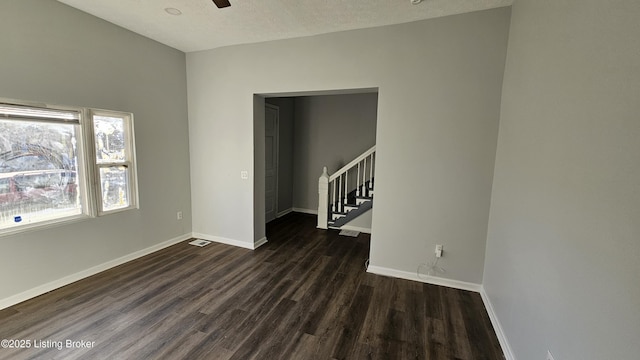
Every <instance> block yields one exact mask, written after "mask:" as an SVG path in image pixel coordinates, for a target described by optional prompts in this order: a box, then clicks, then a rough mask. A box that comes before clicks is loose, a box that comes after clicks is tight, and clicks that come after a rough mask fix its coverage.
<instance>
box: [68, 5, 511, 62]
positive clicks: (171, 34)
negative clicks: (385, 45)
mask: <svg viewBox="0 0 640 360" xmlns="http://www.w3.org/2000/svg"><path fill="white" fill-rule="evenodd" d="M58 1H60V2H62V3H65V4H67V5H70V6H72V7H74V8H77V9H80V10H82V11H84V12H87V13H89V14H92V15H95V16H97V17H99V18H102V19H104V20H107V21H109V22H112V23H114V24H116V25H119V26H122V27H124V28H126V29H129V30H131V31H133V32H136V33H138V34H141V35H144V36H146V37H149V38H151V39H154V40H156V41H158V42H161V43H163V44H166V45H169V46H171V47H173V48H176V49H179V50H182V51H184V52H191V51H199V50H206V49H212V48H217V47H220V46H227V45H235V44H244V43H253V42H261V41H269V40H277V39H285V38H293V37H302V36H310V35H317V34H324V33H330V32H336V31H343V30H352V29H361V28H368V27H375V26H382V25H391V24H399V23H405V22H410V21H416V20H423V19H429V18H434V17H441V16H447V15H453V14H461V13H465V12H471V11H477V10H484V9H491V8H496V7H501V6H508V5H511V3H512V2H513V0H424V1H423V2H422V3H420V4H418V5H412V4H411V2H410V0H230V2H231V7H228V8H224V9H218V8H217V7H216V6H215V5H214V4H213V2H212V1H211V0H58ZM165 8H176V9H179V10H180V11H181V12H182V15H180V16H174V15H169V14H167V13H166V12H165V10H164V9H165Z"/></svg>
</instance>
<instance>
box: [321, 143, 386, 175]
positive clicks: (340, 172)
mask: <svg viewBox="0 0 640 360" xmlns="http://www.w3.org/2000/svg"><path fill="white" fill-rule="evenodd" d="M374 152H376V146H375V145H374V146H373V147H372V148H371V149H369V150H367V151H365V152H363V153H362V155H360V156H358V157H357V158H355V159H354V160H353V161H351V162H350V163H348V164H347V165H345V166H343V167H341V168H340V170H338V171H336V172H335V173H333V174H332V175H331V176H329V181H333V180H335V179H337V178H338V177H339V176H340V175H342V174H344V173H345V172H347V170H350V169H351V168H352V167H354V166H356V165H358V163H359V162H361V161H362V160H364V159H365V158H366V157H367V156H370V155H371V154H373V153H374Z"/></svg>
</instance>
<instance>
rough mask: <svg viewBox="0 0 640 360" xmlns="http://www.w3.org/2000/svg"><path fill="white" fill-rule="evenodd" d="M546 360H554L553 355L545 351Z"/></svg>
mask: <svg viewBox="0 0 640 360" xmlns="http://www.w3.org/2000/svg"><path fill="white" fill-rule="evenodd" d="M546 360H555V359H554V358H553V355H551V351H549V350H547V359H546Z"/></svg>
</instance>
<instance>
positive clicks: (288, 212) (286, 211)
mask: <svg viewBox="0 0 640 360" xmlns="http://www.w3.org/2000/svg"><path fill="white" fill-rule="evenodd" d="M292 212H293V208H288V209H287V210H282V211H280V212H279V213H277V214H276V218H281V217H283V216H285V215H289V214H290V213H292Z"/></svg>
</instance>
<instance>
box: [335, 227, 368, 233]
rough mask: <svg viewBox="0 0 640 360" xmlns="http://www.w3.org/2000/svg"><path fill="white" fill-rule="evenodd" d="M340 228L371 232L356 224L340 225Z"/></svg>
mask: <svg viewBox="0 0 640 360" xmlns="http://www.w3.org/2000/svg"><path fill="white" fill-rule="evenodd" d="M341 229H343V230H352V231H360V232H361V233H365V234H371V229H369V228H363V227H358V226H351V225H342V227H341Z"/></svg>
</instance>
